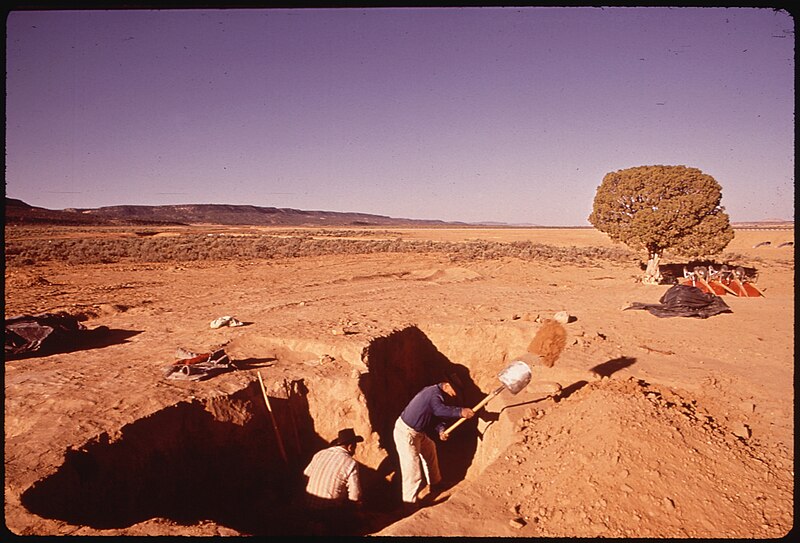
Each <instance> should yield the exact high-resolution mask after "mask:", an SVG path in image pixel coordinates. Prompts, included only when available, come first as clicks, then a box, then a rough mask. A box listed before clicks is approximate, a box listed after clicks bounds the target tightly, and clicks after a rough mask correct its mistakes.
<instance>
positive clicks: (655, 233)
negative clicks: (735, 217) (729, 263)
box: [589, 166, 734, 259]
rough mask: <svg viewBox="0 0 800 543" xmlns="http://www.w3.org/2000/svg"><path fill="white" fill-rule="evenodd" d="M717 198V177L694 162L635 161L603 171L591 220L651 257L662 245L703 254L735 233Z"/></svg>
mask: <svg viewBox="0 0 800 543" xmlns="http://www.w3.org/2000/svg"><path fill="white" fill-rule="evenodd" d="M721 200H722V190H721V187H720V185H719V183H717V181H716V180H715V179H714V178H713V177H711V176H710V175H708V174H705V173H703V172H702V171H700V170H699V169H697V168H688V167H686V166H638V167H634V168H628V169H624V170H617V171H615V172H610V173H607V174H606V175H605V177H604V178H603V182H602V183H601V184H600V186H599V187H598V188H597V193H596V195H595V199H594V205H593V209H592V213H591V215H589V222H590V223H591V224H592V225H593V226H594V227H595V228H597V229H598V230H600V231H601V232H605V233H606V234H608V235H609V237H610V238H611V239H613V240H615V241H621V242H622V243H625V244H626V245H628V246H629V247H631V248H632V249H646V250H647V252H648V254H649V256H650V258H651V259H652V258H653V257H654V256H658V255H661V254H663V252H664V250H666V249H670V250H672V251H675V253H677V254H679V255H681V256H686V257H690V258H696V257H703V256H707V255H713V254H717V253H720V252H721V251H722V250H723V249H724V248H725V247H727V245H728V243H730V241H731V240H732V239H733V236H734V233H733V228H732V227H731V225H730V220H729V218H728V214H727V213H725V208H723V207H721V206H720V201H721Z"/></svg>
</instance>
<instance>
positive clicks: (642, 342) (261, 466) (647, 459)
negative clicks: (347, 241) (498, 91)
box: [4, 229, 794, 538]
mask: <svg viewBox="0 0 800 543" xmlns="http://www.w3.org/2000/svg"><path fill="white" fill-rule="evenodd" d="M381 232H383V233H384V234H382V235H385V232H386V230H382V231H381ZM392 235H394V236H397V237H402V238H403V239H447V240H449V241H454V240H470V239H489V240H493V241H518V240H532V241H536V242H537V243H547V244H552V245H558V246H570V245H579V246H609V245H610V244H611V243H610V241H609V240H608V239H607V238H606V237H605V236H604V235H602V234H600V233H599V232H596V231H593V230H568V229H564V230H558V229H516V230H508V229H482V230H478V229H476V230H465V229H454V230H445V229H433V230H396V231H394V232H393V233H392ZM765 240H769V241H771V242H772V243H771V245H769V246H760V247H754V245H756V244H757V243H759V242H761V241H765ZM793 240H794V233H793V231H791V230H774V231H754V230H746V231H745V230H743V231H737V236H736V239H734V241H733V242H732V243H731V245H730V246H729V247H728V251H730V252H731V253H735V254H737V255H741V258H746V259H747V260H746V261H744V262H741V264H744V265H752V266H754V267H756V268H757V269H758V272H759V276H758V286H759V288H761V289H762V290H763V291H764V294H765V297H763V298H736V297H732V296H726V297H725V298H724V299H725V302H726V303H727V304H728V305H729V306H730V308H731V309H732V312H731V313H726V314H720V315H716V316H713V317H711V318H708V319H696V318H668V319H660V318H657V317H655V316H653V315H651V314H650V313H648V312H646V311H638V310H633V311H630V310H629V311H624V310H623V308H625V307H627V306H628V305H629V304H630V303H631V302H646V303H656V302H657V301H658V299H659V298H660V297H661V295H662V294H663V293H664V292H665V291H666V290H667V288H668V286H667V285H659V286H647V285H643V284H641V283H639V282H637V281H636V278H637V277H638V275H639V274H640V270H639V269H638V267H636V266H635V265H634V264H630V265H615V264H610V263H607V262H602V261H599V262H597V263H594V264H592V265H585V266H575V265H570V264H564V263H559V262H554V261H546V262H541V263H538V262H526V261H521V260H517V259H511V258H509V259H502V260H479V261H470V262H453V261H450V259H448V258H447V256H446V255H441V254H371V255H341V256H324V257H317V258H297V259H284V260H266V261H243V262H208V261H205V262H200V263H169V264H163V263H113V264H102V265H75V266H65V265H55V264H42V265H37V266H25V267H19V268H16V269H6V272H5V304H6V310H5V314H6V316H7V317H9V316H12V315H19V314H31V313H38V312H45V311H54V310H67V311H70V312H72V313H73V314H82V315H84V316H85V317H86V319H87V320H86V321H85V322H84V324H85V325H86V326H87V327H88V328H90V329H93V328H96V327H99V326H106V327H108V328H109V329H110V332H109V334H108V335H107V336H106V339H105V340H103V341H101V342H99V343H97V344H93V345H90V346H88V347H86V348H79V349H77V348H76V349H74V350H72V351H71V352H63V353H57V354H51V355H48V356H40V357H32V358H26V359H20V360H7V361H5V364H4V370H5V371H4V373H5V382H4V384H5V421H4V422H5V486H4V488H5V504H6V507H5V522H6V527H7V529H8V530H10V532H12V533H13V534H21V535H67V534H70V535H99V534H102V535H185V536H191V535H240V534H241V535H251V534H252V535H280V534H316V533H320V531H319V530H322V529H324V527H322V526H319V525H317V524H315V523H313V522H311V521H310V520H309V519H308V518H307V517H306V516H305V515H304V513H303V511H302V510H301V509H300V508H299V507H298V506H297V503H298V501H297V498H298V496H299V495H300V493H301V490H298V488H299V487H298V485H299V483H298V474H299V473H300V472H301V471H302V469H303V467H304V464H305V462H306V461H307V460H308V458H310V455H311V454H313V452H315V451H316V450H317V449H319V448H320V447H322V446H323V445H324V442H325V441H328V440H331V439H333V438H334V437H335V436H336V432H337V430H338V429H339V428H342V427H345V426H352V427H354V428H355V429H356V431H357V432H358V433H359V434H361V435H363V436H365V438H366V440H365V442H364V443H363V444H362V445H361V446H360V448H359V450H358V452H357V455H356V458H357V460H359V461H360V462H361V464H362V465H363V470H362V473H363V478H364V481H365V486H366V487H367V490H366V494H367V498H368V499H367V504H366V510H365V512H364V516H363V524H362V525H361V527H360V529H359V530H358V533H361V534H376V535H391V536H395V535H404V536H405V535H411V536H514V537H568V536H569V537H597V536H600V537H658V538H672V537H724V538H775V537H781V536H784V535H786V534H787V533H788V532H789V531H790V530H791V529H792V528H793V525H794V499H793V493H794V449H793V443H794V425H793V420H794V386H793V377H794V250H793V248H792V247H783V248H778V247H777V245H778V244H779V243H781V242H784V241H793ZM560 311H566V312H568V314H569V315H571V316H572V318H571V319H570V322H569V323H568V324H566V325H565V326H566V329H567V334H568V337H567V346H566V348H565V350H564V352H563V354H562V356H561V357H560V359H559V360H558V361H557V362H556V364H555V365H554V366H553V367H552V368H546V367H543V366H534V368H533V373H534V379H533V381H532V382H531V384H530V385H529V386H528V387H526V388H525V389H524V390H523V391H521V392H520V393H518V394H517V395H513V394H511V393H510V392H509V391H503V392H502V393H500V394H499V395H498V396H497V397H496V398H494V399H493V400H492V401H491V402H490V403H489V404H488V405H487V406H486V408H485V409H484V410H483V411H482V412H481V416H480V417H478V418H477V420H473V421H470V423H469V424H464V425H462V426H461V427H460V428H459V429H457V430H456V431H455V432H454V435H453V438H452V439H451V440H450V441H448V442H447V443H444V444H441V445H440V456H441V458H442V469H443V472H444V475H445V477H446V479H447V480H448V488H447V489H446V490H445V492H444V493H442V494H441V495H439V496H435V497H431V498H428V499H426V502H425V505H424V506H423V507H422V508H420V509H419V510H418V511H416V512H414V513H413V514H410V515H404V514H402V513H401V512H398V510H397V508H396V507H397V505H398V503H397V502H398V499H399V488H398V486H397V478H396V474H395V468H394V463H393V456H392V455H393V447H392V444H391V431H390V430H387V428H388V427H390V425H391V423H393V421H394V419H395V418H396V416H397V414H398V413H399V410H400V409H402V407H403V405H404V404H405V402H406V401H407V400H408V399H409V398H410V396H411V395H413V393H414V392H416V389H418V388H419V387H420V386H422V385H423V384H427V383H428V382H430V380H432V379H434V378H435V374H436V373H437V372H439V371H441V370H442V369H446V370H451V371H455V372H456V373H458V374H459V375H461V376H462V377H463V379H464V381H465V385H467V386H465V387H464V388H463V396H462V398H461V399H462V400H463V402H462V403H464V404H467V405H474V404H475V403H477V401H479V400H480V399H482V398H483V397H484V396H485V395H486V394H488V393H489V392H490V391H492V390H494V389H495V388H496V387H497V385H498V381H497V374H498V372H500V371H501V370H502V369H503V368H504V367H505V366H506V365H507V364H508V363H510V362H511V361H512V360H514V359H515V358H516V357H518V356H519V355H521V354H523V353H525V351H526V348H527V346H528V344H529V343H530V341H531V339H532V338H533V336H534V335H535V333H536V331H537V329H538V327H539V326H540V324H541V321H542V320H543V319H545V318H551V317H552V316H553V315H554V314H555V313H557V312H560ZM223 315H230V316H233V317H235V318H236V319H238V320H239V321H241V322H243V323H244V326H240V327H222V328H219V329H212V328H210V326H209V323H210V322H211V321H212V320H214V319H216V318H217V317H220V316H223ZM220 346H221V347H223V348H224V349H225V351H226V352H227V353H228V354H229V356H230V357H231V358H232V359H233V360H234V363H235V365H236V367H237V368H238V369H237V370H236V371H231V372H227V373H223V374H220V375H217V376H214V377H212V378H210V379H208V380H203V381H180V380H170V379H166V378H165V377H164V371H165V368H166V367H168V366H169V365H170V364H172V363H173V362H174V361H175V359H176V350H177V349H179V348H182V349H187V350H191V351H194V352H197V353H202V352H208V351H209V350H212V349H213V348H216V347H220ZM259 374H260V375H261V376H262V377H263V381H264V383H265V390H266V392H267V395H268V397H269V399H270V400H271V407H270V409H271V410H272V412H273V416H277V418H276V419H275V424H274V425H273V423H272V421H271V419H270V416H269V415H270V412H269V411H268V410H267V406H266V405H265V402H264V397H263V395H262V391H261V389H260V384H259V380H258V376H259ZM546 382H557V383H559V384H560V385H561V386H562V388H563V390H562V393H561V394H560V395H556V396H551V395H548V393H547V387H546V385H545V383H546ZM284 454H285V457H284ZM331 531H333V532H334V533H337V531H338V530H337V527H332V529H331Z"/></svg>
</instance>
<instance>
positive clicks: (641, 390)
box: [378, 378, 793, 538]
mask: <svg viewBox="0 0 800 543" xmlns="http://www.w3.org/2000/svg"><path fill="white" fill-rule="evenodd" d="M741 433H742V432H740V431H739V430H738V429H736V428H733V429H730V428H726V427H724V426H723V425H721V424H720V423H718V422H717V420H716V419H715V416H714V415H713V414H712V413H710V412H708V411H706V410H705V408H704V407H703V406H702V405H700V404H699V402H698V401H697V400H694V399H692V398H691V397H690V396H689V395H688V394H687V393H686V392H682V391H679V390H672V389H669V388H664V387H657V386H653V385H650V384H648V383H646V382H644V381H642V380H638V379H635V378H630V379H627V380H624V381H622V380H608V379H604V380H602V381H597V382H594V383H590V384H587V385H586V386H584V387H583V388H581V389H579V390H577V391H576V392H574V393H573V394H571V395H569V396H568V397H566V398H564V399H562V400H561V401H559V402H558V403H557V404H555V405H553V406H552V407H550V408H549V409H548V410H546V411H545V410H543V409H542V408H541V407H535V408H531V409H530V410H529V412H528V413H527V414H526V415H525V416H524V417H523V418H522V419H521V420H520V421H519V422H518V427H517V434H518V437H519V440H518V441H517V442H516V443H514V444H513V445H512V446H511V447H509V448H508V449H507V450H506V451H505V452H504V453H503V455H502V456H501V457H500V458H499V459H498V460H497V461H495V462H494V463H492V464H491V465H490V466H488V467H487V468H486V469H485V470H484V471H483V472H482V473H481V474H480V476H479V477H477V478H475V479H473V480H471V481H467V482H465V483H464V484H463V485H460V486H459V488H458V491H457V492H453V494H452V496H450V497H449V499H447V501H445V502H444V503H442V504H441V505H439V506H438V507H435V508H428V509H425V510H422V511H419V512H418V513H417V514H416V515H415V516H412V517H410V518H407V519H404V520H403V521H401V522H399V523H397V524H395V525H393V526H390V527H388V528H387V529H385V530H384V531H382V532H380V533H379V534H378V535H413V536H427V535H441V534H447V535H453V536H486V535H492V536H518V537H655V538H672V537H675V538H686V537H725V538H774V537H781V536H783V535H785V534H786V533H787V532H788V531H789V530H790V529H791V528H792V524H793V519H792V516H791V513H790V511H791V509H792V499H793V498H792V495H793V476H792V475H791V472H790V471H789V470H788V469H779V470H775V469H773V468H772V467H771V466H783V467H789V466H790V465H791V460H790V459H787V456H786V453H785V451H779V450H769V449H765V448H759V447H753V446H751V444H750V443H749V442H748V439H746V438H745V437H742V436H741V435H738V434H741ZM495 438H497V436H496V437H495ZM484 439H491V436H489V435H488V434H487V436H484ZM421 519H425V522H420V520H421ZM431 528H433V529H432V530H431Z"/></svg>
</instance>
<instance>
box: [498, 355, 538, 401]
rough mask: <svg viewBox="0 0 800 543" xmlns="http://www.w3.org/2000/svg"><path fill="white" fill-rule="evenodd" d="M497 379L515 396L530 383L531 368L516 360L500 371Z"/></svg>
mask: <svg viewBox="0 0 800 543" xmlns="http://www.w3.org/2000/svg"><path fill="white" fill-rule="evenodd" d="M497 378H498V379H500V382H501V383H503V385H504V386H505V387H506V388H507V389H508V390H509V391H511V393H512V394H516V393H517V392H519V391H520V390H522V389H523V388H525V387H526V386H528V383H530V382H531V368H530V367H529V366H528V365H527V364H526V363H525V362H523V361H522V360H516V361H514V362H512V363H511V364H509V365H508V366H507V367H506V368H505V369H504V370H503V371H501V372H500V373H499V374H498V375H497Z"/></svg>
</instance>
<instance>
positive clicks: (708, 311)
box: [625, 285, 733, 319]
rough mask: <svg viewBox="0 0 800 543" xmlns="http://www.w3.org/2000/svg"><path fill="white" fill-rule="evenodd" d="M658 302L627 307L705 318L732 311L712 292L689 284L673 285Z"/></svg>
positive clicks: (662, 313) (638, 303)
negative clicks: (709, 292)
mask: <svg viewBox="0 0 800 543" xmlns="http://www.w3.org/2000/svg"><path fill="white" fill-rule="evenodd" d="M658 301H659V302H660V303H658V304H645V303H640V302H633V303H632V304H631V305H630V306H629V307H626V308H625V310H628V309H644V310H645V311H649V312H650V313H652V314H653V315H655V316H656V317H662V318H664V317H696V318H700V319H705V318H708V317H712V316H714V315H718V314H720V313H733V311H732V310H731V308H730V307H728V304H726V303H725V301H724V300H723V299H722V298H720V297H719V296H716V295H714V294H708V293H706V292H703V291H702V290H700V289H699V288H697V287H693V286H691V285H675V286H672V287H670V288H669V290H667V291H666V292H665V293H664V295H663V296H661V298H660V299H659V300H658Z"/></svg>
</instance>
